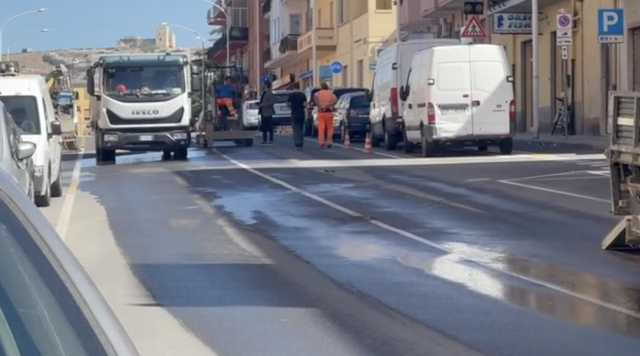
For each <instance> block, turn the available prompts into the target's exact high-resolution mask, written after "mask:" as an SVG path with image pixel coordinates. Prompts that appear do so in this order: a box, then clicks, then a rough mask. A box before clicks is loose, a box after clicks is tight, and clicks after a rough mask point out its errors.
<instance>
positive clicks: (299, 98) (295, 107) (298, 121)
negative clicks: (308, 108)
mask: <svg viewBox="0 0 640 356" xmlns="http://www.w3.org/2000/svg"><path fill="white" fill-rule="evenodd" d="M306 103H307V96H306V95H304V93H302V92H300V91H295V92H293V93H291V94H289V105H290V106H291V125H292V127H293V143H294V145H295V146H296V147H297V148H298V149H302V146H303V143H304V117H305V115H304V114H305V112H304V109H305V104H306Z"/></svg>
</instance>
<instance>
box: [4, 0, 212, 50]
mask: <svg viewBox="0 0 640 356" xmlns="http://www.w3.org/2000/svg"><path fill="white" fill-rule="evenodd" d="M0 2H1V3H2V5H0V24H1V23H4V21H5V20H6V19H7V18H9V17H10V16H13V15H15V14H17V13H20V12H23V11H25V10H31V9H37V8H41V7H45V8H47V9H48V11H47V12H46V13H43V14H37V15H29V16H25V17H21V18H19V19H17V20H16V21H14V22H12V23H11V24H10V25H8V26H7V27H6V28H5V29H4V36H3V38H4V46H3V47H4V48H5V50H6V49H7V47H10V48H11V50H12V51H16V50H15V49H16V48H17V49H22V48H32V49H34V50H47V49H56V48H78V47H113V46H114V45H115V44H116V42H117V40H118V39H119V38H121V37H124V36H142V37H149V38H152V37H154V34H155V30H156V28H157V27H158V26H159V25H160V23H162V22H165V21H166V22H168V23H176V24H181V25H184V26H188V27H191V28H193V29H195V30H197V31H198V32H200V33H201V34H202V35H203V36H205V37H207V38H208V31H209V27H208V26H207V23H206V11H207V8H208V6H207V4H206V3H205V2H203V1H202V0H0ZM42 28H50V29H52V30H51V32H49V33H42V32H41V29H42ZM174 31H175V33H176V36H177V40H178V46H182V47H199V46H200V42H198V41H196V40H195V39H194V37H195V36H194V35H192V34H190V33H188V32H185V31H183V30H180V29H176V28H174Z"/></svg>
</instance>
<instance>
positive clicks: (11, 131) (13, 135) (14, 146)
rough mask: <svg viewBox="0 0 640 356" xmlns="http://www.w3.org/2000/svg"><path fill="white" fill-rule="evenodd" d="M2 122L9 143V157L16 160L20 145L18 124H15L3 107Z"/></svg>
mask: <svg viewBox="0 0 640 356" xmlns="http://www.w3.org/2000/svg"><path fill="white" fill-rule="evenodd" d="M4 123H5V128H6V131H7V132H6V140H7V143H8V144H9V149H10V150H11V157H13V159H14V160H16V161H17V160H18V146H19V145H20V131H19V130H18V126H16V124H15V122H14V121H13V118H12V117H11V114H9V112H8V111H7V109H6V108H5V109H4Z"/></svg>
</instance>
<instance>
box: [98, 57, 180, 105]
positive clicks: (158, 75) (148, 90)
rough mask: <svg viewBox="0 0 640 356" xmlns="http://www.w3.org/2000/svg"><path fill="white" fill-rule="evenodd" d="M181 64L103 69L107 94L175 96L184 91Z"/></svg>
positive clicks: (122, 95)
mask: <svg viewBox="0 0 640 356" xmlns="http://www.w3.org/2000/svg"><path fill="white" fill-rule="evenodd" d="M183 73H184V72H183V68H182V67H181V66H176V65H173V66H117V67H107V68H105V70H104V88H105V92H106V94H107V95H109V96H121V97H125V96H137V97H142V96H176V95H180V94H182V93H184V91H185V81H184V74H183Z"/></svg>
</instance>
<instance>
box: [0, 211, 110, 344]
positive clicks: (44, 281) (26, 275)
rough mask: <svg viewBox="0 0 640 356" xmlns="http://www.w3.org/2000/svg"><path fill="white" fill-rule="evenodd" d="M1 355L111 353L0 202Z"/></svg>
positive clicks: (45, 260)
mask: <svg viewBox="0 0 640 356" xmlns="http://www.w3.org/2000/svg"><path fill="white" fill-rule="evenodd" d="M0 216H2V219H0V355H1V356H5V355H6V356H20V355H23V356H32V355H33V356H64V355H77V356H84V355H86V356H89V355H91V356H94V355H95V356H99V355H106V352H105V350H104V348H103V347H102V345H101V343H100V342H99V341H98V338H97V336H96V334H95V332H94V331H93V328H92V326H91V325H90V323H89V322H88V320H87V318H86V317H85V315H84V313H82V311H81V309H80V307H79V306H78V305H77V304H76V303H75V302H74V297H73V296H72V294H71V293H70V291H69V289H68V288H67V287H66V285H67V283H65V282H64V281H63V280H62V278H61V277H60V274H59V272H58V271H57V270H56V269H55V268H54V267H53V266H52V265H51V263H50V261H49V260H48V259H47V257H46V256H45V254H44V253H43V250H42V249H41V247H40V246H39V245H38V244H37V243H36V242H35V241H34V240H33V238H32V235H31V232H29V231H28V230H27V228H26V227H25V226H24V225H23V224H22V222H21V220H19V219H18V217H17V216H16V215H15V214H14V212H13V211H12V210H11V209H10V208H9V207H8V206H7V205H6V204H5V203H4V202H0Z"/></svg>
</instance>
